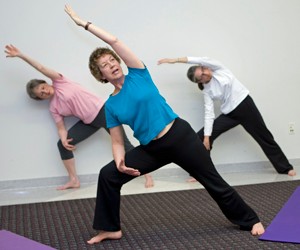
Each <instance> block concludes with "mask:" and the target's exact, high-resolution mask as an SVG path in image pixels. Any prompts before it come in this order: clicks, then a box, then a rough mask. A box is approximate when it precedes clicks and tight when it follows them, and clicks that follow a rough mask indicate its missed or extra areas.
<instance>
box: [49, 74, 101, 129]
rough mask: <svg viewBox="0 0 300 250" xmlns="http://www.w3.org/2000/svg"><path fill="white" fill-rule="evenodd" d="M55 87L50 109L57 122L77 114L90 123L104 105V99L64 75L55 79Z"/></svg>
mask: <svg viewBox="0 0 300 250" xmlns="http://www.w3.org/2000/svg"><path fill="white" fill-rule="evenodd" d="M53 87H54V96H53V97H52V98H51V100H50V107H49V110H50V113H51V115H52V117H53V119H54V121H55V122H56V123H58V122H59V121H61V120H62V119H63V118H64V117H65V116H75V117H77V118H79V119H80V120H82V121H83V122H84V123H86V124H89V123H91V122H92V121H93V120H94V119H95V117H96V116H97V114H98V113H99V111H100V109H101V108H102V107H103V105H104V100H102V99H101V98H99V97H98V96H96V95H94V94H92V93H90V92H89V91H87V90H86V89H85V88H83V87H82V86H81V85H79V84H78V83H75V82H73V81H71V80H69V79H67V78H66V77H64V76H61V78H59V79H56V80H54V81H53Z"/></svg>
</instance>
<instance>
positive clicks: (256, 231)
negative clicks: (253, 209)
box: [251, 222, 265, 235]
mask: <svg viewBox="0 0 300 250" xmlns="http://www.w3.org/2000/svg"><path fill="white" fill-rule="evenodd" d="M264 232H265V228H264V226H263V224H262V223H261V222H258V223H256V224H254V225H253V227H252V230H251V234H252V235H262V234H263V233H264Z"/></svg>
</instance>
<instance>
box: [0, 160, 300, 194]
mask: <svg viewBox="0 0 300 250" xmlns="http://www.w3.org/2000/svg"><path fill="white" fill-rule="evenodd" d="M289 161H290V163H291V164H292V165H294V166H299V165H300V159H290V160H289ZM216 168H217V170H218V172H219V173H220V174H221V175H222V174H225V173H226V174H227V173H239V172H241V173H242V172H252V171H256V172H257V171H266V170H270V169H271V170H272V169H273V170H274V168H273V166H272V165H271V163H270V162H269V161H260V162H248V163H244V162H243V163H233V164H218V165H216ZM274 171H275V170H274ZM151 174H152V176H153V178H154V179H159V178H167V177H176V176H187V177H188V173H187V172H185V171H184V170H183V169H181V168H180V167H178V166H177V165H175V164H170V165H168V166H166V167H163V168H161V169H158V170H156V171H154V172H153V173H151ZM298 174H300V173H298ZM79 178H80V182H81V183H82V184H93V183H97V181H98V173H96V174H88V175H80V176H79ZM66 181H67V176H60V177H51V178H36V179H26V180H8V181H0V189H1V190H2V191H3V190H11V189H20V188H41V187H49V186H59V185H62V183H65V182H66Z"/></svg>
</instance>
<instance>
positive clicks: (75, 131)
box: [57, 106, 134, 160]
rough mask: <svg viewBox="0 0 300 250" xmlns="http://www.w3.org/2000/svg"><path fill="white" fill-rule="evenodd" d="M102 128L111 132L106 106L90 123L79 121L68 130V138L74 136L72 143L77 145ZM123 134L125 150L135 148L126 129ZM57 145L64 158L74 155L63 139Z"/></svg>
mask: <svg viewBox="0 0 300 250" xmlns="http://www.w3.org/2000/svg"><path fill="white" fill-rule="evenodd" d="M100 128H104V129H105V130H106V131H107V133H109V129H108V128H107V127H106V119H105V108H104V106H103V107H102V108H101V110H100V111H99V113H98V115H97V116H96V118H95V119H94V120H93V121H92V122H91V123H90V124H85V123H83V122H82V121H78V122H77V123H75V124H74V125H73V126H72V127H71V128H70V129H69V130H68V139H70V138H73V140H72V141H71V142H70V144H72V145H76V144H77V143H79V142H81V141H83V140H85V139H86V138H88V137H90V136H91V135H92V134H94V133H95V132H97V131H98V130H99V129H100ZM122 129H123V127H122ZM123 134H124V146H125V151H129V150H131V149H133V148H134V146H133V145H132V144H131V143H130V141H129V140H128V138H127V136H126V133H125V131H124V129H123ZM57 146H58V150H59V153H60V156H61V159H62V160H69V159H72V158H73V157H74V154H73V152H72V151H70V150H67V149H66V148H65V147H64V146H63V144H62V142H61V140H59V141H58V143H57Z"/></svg>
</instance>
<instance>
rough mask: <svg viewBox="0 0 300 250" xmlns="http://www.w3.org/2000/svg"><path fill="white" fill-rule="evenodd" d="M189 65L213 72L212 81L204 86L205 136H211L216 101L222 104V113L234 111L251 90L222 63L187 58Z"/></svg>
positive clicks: (200, 58)
mask: <svg viewBox="0 0 300 250" xmlns="http://www.w3.org/2000/svg"><path fill="white" fill-rule="evenodd" d="M187 58H188V63H189V64H199V65H201V66H204V67H207V68H209V69H210V70H211V71H212V79H211V80H210V81H209V82H208V83H207V84H203V87H204V89H203V94H204V109H205V110H204V135H205V136H210V135H211V133H212V127H213V123H214V119H215V112H214V101H215V100H218V101H220V103H221V112H222V113H223V114H228V113H230V112H231V111H233V110H234V109H235V108H236V107H237V106H238V105H239V104H240V103H241V102H242V101H243V100H244V99H245V98H246V97H247V95H248V94H249V90H248V89H247V88H246V87H245V86H244V85H243V84H242V83H241V82H240V81H239V80H238V79H236V78H235V76H234V75H233V74H232V73H231V71H230V70H229V69H227V68H225V67H224V66H223V65H222V64H221V63H220V62H218V61H216V60H213V59H210V58H208V57H187Z"/></svg>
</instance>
